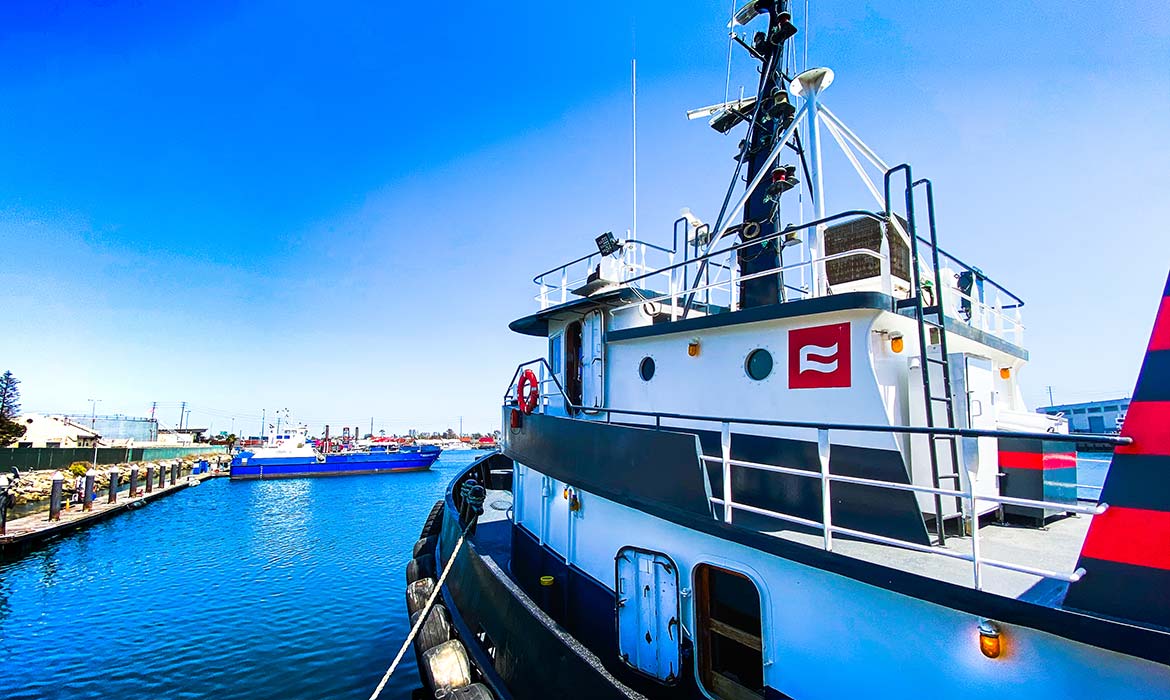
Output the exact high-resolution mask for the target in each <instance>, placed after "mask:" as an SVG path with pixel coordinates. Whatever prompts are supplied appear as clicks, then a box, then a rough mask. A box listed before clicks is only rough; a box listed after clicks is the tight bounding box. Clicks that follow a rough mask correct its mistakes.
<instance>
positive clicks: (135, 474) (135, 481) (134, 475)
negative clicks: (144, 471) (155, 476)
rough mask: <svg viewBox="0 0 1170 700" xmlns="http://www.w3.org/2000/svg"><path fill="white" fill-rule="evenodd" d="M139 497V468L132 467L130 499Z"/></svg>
mask: <svg viewBox="0 0 1170 700" xmlns="http://www.w3.org/2000/svg"><path fill="white" fill-rule="evenodd" d="M137 496H138V467H137V466H133V467H130V497H131V498H135V497H137Z"/></svg>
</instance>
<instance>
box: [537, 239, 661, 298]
mask: <svg viewBox="0 0 1170 700" xmlns="http://www.w3.org/2000/svg"><path fill="white" fill-rule="evenodd" d="M648 255H649V256H650V257H651V258H652V260H651V262H652V263H654V264H650V263H648V262H647V256H648ZM674 257H675V252H674V251H673V250H669V249H667V248H663V247H661V246H657V245H654V244H653V243H647V242H645V241H639V240H628V241H624V242H623V243H622V246H621V251H620V253H616V254H615V255H614V256H603V255H601V253H600V252H593V253H589V254H587V255H582V256H581V257H579V258H576V259H575V260H571V261H569V262H567V263H565V264H563V265H561V266H559V267H554V268H553V269H551V270H548V271H545V272H542V273H540V274H539V275H537V276H536V277H534V278H532V282H533V283H534V284H535V285H536V286H537V289H538V291H537V294H536V296H535V297H534V299H535V300H536V301H537V302H538V303H539V304H540V308H541V310H544V309H547V308H548V307H550V306H552V305H554V304H564V303H565V302H567V301H568V300H569V295H571V294H572V293H573V290H575V289H579V288H580V287H582V286H583V285H585V284H586V282H588V280H589V275H590V274H592V273H593V272H594V271H596V270H598V266H599V265H602V264H603V263H606V264H607V266H608V267H609V269H603V270H601V272H602V274H609V275H612V278H610V277H607V278H606V279H607V281H609V282H612V283H614V284H615V285H619V286H621V285H626V284H627V283H628V281H629V280H631V279H637V280H650V279H654V278H656V277H661V278H662V280H661V281H662V282H663V283H664V284H666V286H667V288H669V289H674V288H675V280H674V269H675V268H674ZM653 258H661V260H654V259H653ZM656 265H657V266H656Z"/></svg>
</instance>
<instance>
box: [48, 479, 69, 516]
mask: <svg viewBox="0 0 1170 700" xmlns="http://www.w3.org/2000/svg"><path fill="white" fill-rule="evenodd" d="M64 481H65V475H64V474H62V473H61V472H53V490H52V491H50V492H49V520H60V519H61V487H62V483H63V482H64Z"/></svg>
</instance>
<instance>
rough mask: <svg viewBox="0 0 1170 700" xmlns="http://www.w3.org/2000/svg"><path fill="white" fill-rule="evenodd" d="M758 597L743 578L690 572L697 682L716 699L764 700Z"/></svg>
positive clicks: (714, 570) (705, 569)
mask: <svg viewBox="0 0 1170 700" xmlns="http://www.w3.org/2000/svg"><path fill="white" fill-rule="evenodd" d="M760 618H761V612H760V592H759V590H757V589H756V585H755V584H754V583H752V581H751V579H749V578H748V577H746V576H744V575H743V574H739V573H736V572H734V571H728V570H727V569H720V568H718V567H715V566H709V565H707V564H701V565H699V566H697V567H695V619H696V624H695V634H696V635H697V639H696V643H697V646H698V659H699V680H700V681H701V682H702V684H703V687H704V688H705V689H706V690H707V692H708V693H710V694H711V695H712V696H714V697H716V698H722V699H724V700H755V699H756V698H762V697H764V654H763V640H762V636H761V633H760V630H761V623H760Z"/></svg>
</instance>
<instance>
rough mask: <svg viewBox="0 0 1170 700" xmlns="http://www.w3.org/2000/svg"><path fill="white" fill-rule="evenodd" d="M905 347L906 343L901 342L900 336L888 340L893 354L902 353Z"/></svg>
mask: <svg viewBox="0 0 1170 700" xmlns="http://www.w3.org/2000/svg"><path fill="white" fill-rule="evenodd" d="M905 347H906V343H905V342H904V341H903V340H902V336H900V335H899V336H895V337H893V338H892V339H890V349H891V350H893V351H894V352H902V349H903V348H905Z"/></svg>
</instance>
